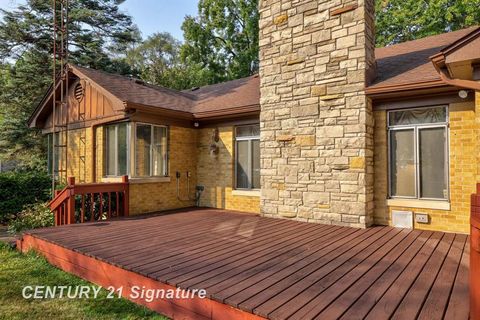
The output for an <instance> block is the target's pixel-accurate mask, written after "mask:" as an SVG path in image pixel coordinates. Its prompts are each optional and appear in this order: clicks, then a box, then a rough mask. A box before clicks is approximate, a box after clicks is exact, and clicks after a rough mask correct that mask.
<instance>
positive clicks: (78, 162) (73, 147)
mask: <svg viewBox="0 0 480 320" xmlns="http://www.w3.org/2000/svg"><path fill="white" fill-rule="evenodd" d="M100 131H101V130H100ZM92 132H93V129H92V128H91V127H89V128H85V129H77V130H70V131H68V163H67V176H69V177H72V176H73V177H75V179H76V182H77V183H82V182H86V183H89V182H92V150H93V149H92ZM101 139H102V137H101V136H100V137H98V134H97V141H98V140H100V141H101ZM102 149H103V144H102V143H101V142H100V145H99V146H98V148H97V152H99V154H100V155H101V151H102ZM82 159H84V160H82Z"/></svg>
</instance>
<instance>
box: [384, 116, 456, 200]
mask: <svg viewBox="0 0 480 320" xmlns="http://www.w3.org/2000/svg"><path fill="white" fill-rule="evenodd" d="M447 122H448V120H447V108H446V107H431V108H420V109H410V110H400V111H391V112H389V113H388V131H389V132H388V135H389V175H390V177H389V180H390V196H391V197H403V198H414V199H432V200H446V199H448V143H447V142H448V138H447V135H448V131H447Z"/></svg>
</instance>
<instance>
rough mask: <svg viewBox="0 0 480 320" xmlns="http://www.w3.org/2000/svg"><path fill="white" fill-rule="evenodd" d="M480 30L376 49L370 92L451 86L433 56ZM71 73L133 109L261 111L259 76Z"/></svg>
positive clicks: (208, 114)
mask: <svg viewBox="0 0 480 320" xmlns="http://www.w3.org/2000/svg"><path fill="white" fill-rule="evenodd" d="M479 31H480V28H479V27H471V28H467V29H463V30H459V31H454V32H448V33H444V34H441V35H436V36H430V37H426V38H423V39H418V40H414V41H408V42H404V43H400V44H396V45H392V46H388V47H384V48H377V49H375V56H376V64H377V66H376V67H377V68H376V78H375V79H374V81H373V83H372V84H371V85H369V86H368V88H367V93H368V94H372V95H374V94H375V93H392V92H396V91H397V90H409V89H415V88H419V87H420V86H422V87H423V88H433V87H435V86H448V85H449V83H447V82H445V81H444V80H442V78H441V77H440V75H439V72H438V71H437V70H436V69H435V67H434V64H433V63H432V60H431V58H432V57H433V56H435V55H438V54H439V53H440V52H442V50H443V49H445V48H449V47H450V46H452V45H453V46H454V45H455V44H456V43H458V42H459V41H462V39H465V38H467V37H468V36H470V35H471V34H473V33H475V32H479ZM457 46H458V45H457ZM72 71H73V72H74V73H76V74H77V76H79V77H86V78H89V79H90V80H91V81H93V82H94V83H96V84H97V85H98V86H100V87H101V88H103V89H104V90H105V91H107V92H108V93H110V94H111V95H112V96H113V97H115V98H116V99H118V100H119V101H121V102H123V104H124V105H125V106H132V105H133V108H135V107H142V106H143V107H147V108H148V109H150V110H152V109H153V110H155V108H159V109H163V110H166V111H174V112H177V114H182V113H183V114H184V115H186V116H188V117H190V118H191V119H194V118H197V119H205V118H213V117H225V116H237V115H242V114H243V115H247V114H252V113H258V112H259V111H260V79H259V77H258V75H253V76H250V77H246V78H242V79H237V80H232V81H227V82H223V83H218V84H214V85H209V86H204V87H200V88H195V89H191V90H184V91H177V90H172V89H167V88H164V87H160V86H155V85H151V84H148V83H145V82H143V81H139V80H135V79H132V78H129V77H125V76H120V75H115V74H110V73H107V72H104V71H99V70H94V69H90V68H85V67H79V66H72ZM48 101H49V100H48V94H47V96H46V98H44V100H43V102H42V103H41V105H39V106H38V107H37V109H36V110H35V112H34V114H33V115H32V117H31V118H30V120H29V123H30V124H31V123H32V119H33V118H34V117H35V116H36V115H38V114H39V113H40V112H43V113H45V112H47V111H46V110H44V108H43V106H45V104H46V103H48Z"/></svg>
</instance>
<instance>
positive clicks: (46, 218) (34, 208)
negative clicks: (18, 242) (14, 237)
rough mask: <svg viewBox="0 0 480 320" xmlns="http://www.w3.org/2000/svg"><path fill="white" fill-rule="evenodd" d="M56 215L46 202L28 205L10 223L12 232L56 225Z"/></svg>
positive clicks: (9, 229)
mask: <svg viewBox="0 0 480 320" xmlns="http://www.w3.org/2000/svg"><path fill="white" fill-rule="evenodd" d="M54 222H55V221H54V215H53V213H52V212H51V211H50V209H49V208H48V207H47V204H46V203H44V202H41V203H36V204H32V205H27V206H26V207H25V208H24V209H23V210H22V212H20V213H19V214H17V216H16V218H15V219H14V220H12V221H10V223H9V224H8V231H9V232H10V233H19V232H21V231H24V230H30V229H36V228H44V227H51V226H53V225H54Z"/></svg>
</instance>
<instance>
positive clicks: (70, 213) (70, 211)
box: [66, 177, 75, 224]
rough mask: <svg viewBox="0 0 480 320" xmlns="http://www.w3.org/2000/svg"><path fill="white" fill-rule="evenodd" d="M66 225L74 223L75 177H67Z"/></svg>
mask: <svg viewBox="0 0 480 320" xmlns="http://www.w3.org/2000/svg"><path fill="white" fill-rule="evenodd" d="M67 184H68V189H69V190H68V192H69V196H68V200H67V210H66V211H67V212H66V214H67V224H74V223H75V177H68V179H67Z"/></svg>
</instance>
